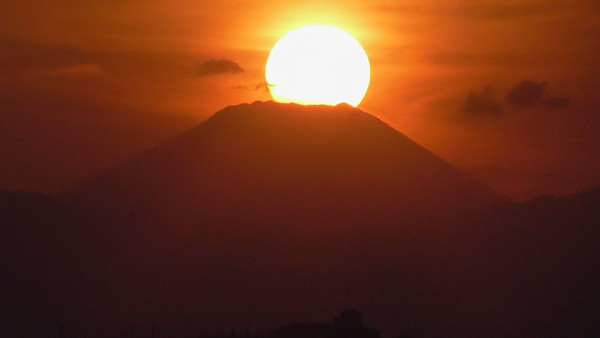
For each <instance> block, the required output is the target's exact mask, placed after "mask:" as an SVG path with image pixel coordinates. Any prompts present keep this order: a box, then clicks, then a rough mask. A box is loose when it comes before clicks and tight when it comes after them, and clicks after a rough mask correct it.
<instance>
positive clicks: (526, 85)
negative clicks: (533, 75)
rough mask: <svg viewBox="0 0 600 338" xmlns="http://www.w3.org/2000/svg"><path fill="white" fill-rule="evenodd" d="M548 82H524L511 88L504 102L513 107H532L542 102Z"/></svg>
mask: <svg viewBox="0 0 600 338" xmlns="http://www.w3.org/2000/svg"><path fill="white" fill-rule="evenodd" d="M546 87H548V82H547V81H543V82H540V83H537V82H534V81H530V80H524V81H522V82H521V83H519V84H518V85H517V86H516V87H515V88H513V89H512V90H511V91H510V92H509V93H508V95H507V96H506V100H507V101H508V103H509V104H510V105H511V106H513V107H532V106H535V105H537V104H539V103H541V102H542V99H543V97H544V92H545V90H546Z"/></svg>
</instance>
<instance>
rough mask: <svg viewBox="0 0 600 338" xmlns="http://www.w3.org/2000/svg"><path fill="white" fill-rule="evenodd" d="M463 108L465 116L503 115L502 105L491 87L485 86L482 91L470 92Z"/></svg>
mask: <svg viewBox="0 0 600 338" xmlns="http://www.w3.org/2000/svg"><path fill="white" fill-rule="evenodd" d="M462 108H463V111H464V112H465V114H467V115H470V116H477V115H495V116H499V115H501V114H502V109H501V107H500V103H499V102H498V101H497V100H496V95H495V93H494V90H493V89H492V87H490V86H485V87H484V88H483V89H482V90H480V91H472V92H470V93H469V96H467V100H466V101H465V103H464V104H463V107H462Z"/></svg>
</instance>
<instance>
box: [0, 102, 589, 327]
mask: <svg viewBox="0 0 600 338" xmlns="http://www.w3.org/2000/svg"><path fill="white" fill-rule="evenodd" d="M2 196H5V197H2ZM26 196H29V195H26ZM0 197H2V199H0V202H1V203H0V210H2V211H3V213H2V214H0V224H2V229H1V230H2V235H3V237H2V238H1V239H0V245H1V247H2V249H3V250H2V251H1V253H0V264H2V266H3V267H9V268H8V269H3V274H2V275H1V276H0V290H2V292H1V293H0V297H2V298H1V299H0V304H2V305H1V306H2V308H0V310H1V313H0V315H1V317H2V320H1V321H2V322H1V323H0V324H2V325H1V326H0V336H22V335H29V336H39V335H48V334H43V333H46V332H48V331H51V332H58V323H62V324H64V325H65V332H66V336H69V335H75V336H99V337H100V336H113V335H130V336H131V335H133V334H132V332H134V331H135V332H137V333H138V334H139V335H143V334H145V333H144V332H148V333H149V332H150V331H149V329H150V327H151V326H154V327H156V332H157V335H158V336H190V335H197V334H201V333H202V332H228V331H229V330H230V328H231V327H232V326H233V327H235V328H236V329H237V331H238V332H244V331H246V330H248V331H250V332H253V333H261V334H265V333H267V332H268V331H269V330H271V329H272V328H273V327H280V326H282V325H284V324H287V323H290V322H295V321H297V320H299V319H302V320H306V321H308V322H320V321H321V320H322V319H323V318H329V315H330V314H331V313H334V312H336V311H337V310H338V309H340V308H349V307H350V308H356V309H361V310H362V311H364V312H365V313H366V314H368V317H367V318H365V323H366V326H369V327H376V328H378V329H381V331H382V333H383V335H384V336H386V335H389V334H393V335H396V336H397V335H399V334H407V335H408V336H540V335H542V336H548V335H560V336H590V335H594V334H595V333H597V332H599V331H598V330H599V329H600V327H599V326H600V325H599V324H598V322H597V320H596V317H597V316H596V314H597V313H598V311H597V310H599V308H598V304H600V292H599V291H598V290H597V288H596V285H598V284H599V283H600V278H599V274H600V269H599V266H598V265H599V264H598V262H600V256H599V250H598V249H597V248H598V243H600V235H599V227H598V224H600V215H599V212H598V211H599V210H600V189H596V190H592V191H589V192H586V193H582V194H577V195H573V196H566V197H560V198H554V197H544V198H540V199H536V200H533V201H530V202H528V203H523V204H519V203H512V202H510V201H508V200H507V199H506V198H504V197H503V196H501V195H499V194H497V193H495V192H494V191H492V190H491V189H489V188H487V187H485V186H484V185H482V184H480V183H478V182H476V181H474V180H472V179H471V178H469V177H468V176H466V175H464V174H463V173H461V172H460V171H458V170H457V169H455V168H453V167H452V166H451V165H449V164H448V163H446V162H444V161H442V160H440V159H438V158H437V157H435V156H434V155H433V154H431V153H429V152H428V151H426V150H425V149H423V148H422V147H420V146H419V145H417V144H415V143H414V142H412V141H411V140H409V139H408V138H406V137H405V136H403V135H402V134H400V133H399V132H397V131H395V130H394V129H392V128H390V127H389V126H387V125H386V124H384V123H383V122H381V121H379V120H378V119H376V118H375V117H373V116H371V115H368V114H366V113H363V112H361V111H359V110H357V109H354V108H351V107H349V106H344V105H342V106H337V107H321V106H315V107H304V106H297V105H282V104H276V103H272V102H267V103H260V102H258V103H254V104H251V105H240V106H234V107H229V108H227V109H225V110H223V111H221V112H219V113H217V114H215V115H214V116H213V117H212V118H211V119H209V120H207V121H206V122H205V123H203V124H202V125H200V126H199V127H197V128H195V129H193V130H191V131H189V132H187V133H185V134H183V135H181V136H179V137H177V138H175V139H173V140H171V141H169V142H166V143H164V144H162V145H159V146H157V147H156V148H154V149H152V150H150V151H148V152H146V153H144V154H141V155H140V156H138V157H136V158H134V159H131V160H129V161H127V162H125V163H123V164H121V165H118V166H116V167H115V168H113V169H111V170H109V171H107V172H105V173H103V174H101V175H99V176H97V177H95V178H92V179H91V180H90V181H88V182H85V183H83V184H82V185H80V186H78V187H75V188H74V189H73V190H72V191H70V192H69V193H68V194H66V195H64V196H61V197H60V198H59V200H54V199H51V198H45V197H39V196H37V197H36V196H29V197H27V198H23V196H22V195H19V194H16V195H15V194H12V193H6V194H5V195H2V194H0ZM40 201H45V202H40ZM40 205H41V206H42V207H40ZM41 210H47V211H41ZM5 224H10V226H6V225H5ZM300 329H306V327H304V328H300ZM44 330H45V331H44ZM52 330H54V331H52ZM136 330H137V331H136ZM144 330H145V331H144ZM23 332H25V334H23ZM50 335H52V334H50Z"/></svg>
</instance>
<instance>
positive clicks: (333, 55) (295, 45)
mask: <svg viewBox="0 0 600 338" xmlns="http://www.w3.org/2000/svg"><path fill="white" fill-rule="evenodd" d="M370 75H371V71H370V65H369V59H368V57H367V54H366V53H365V51H364V49H363V48H362V47H361V45H360V44H359V42H358V41H357V40H356V39H355V38H354V37H352V36H351V35H350V34H348V33H346V32H344V31H343V30H341V29H338V28H335V27H330V26H320V25H315V26H307V27H303V28H299V29H297V30H295V31H293V32H291V33H288V34H287V35H286V36H284V37H283V38H282V39H281V40H279V42H277V44H276V45H275V47H273V49H272V50H271V54H270V55H269V59H268V60H267V69H266V80H267V83H268V84H269V89H270V91H271V95H272V96H273V99H274V100H275V101H278V102H294V103H300V104H327V105H336V104H339V103H342V102H345V103H348V104H350V105H352V106H355V107H356V106H358V104H359V103H360V102H361V101H362V99H363V97H364V96H365V94H366V92H367V88H368V87H369V81H370Z"/></svg>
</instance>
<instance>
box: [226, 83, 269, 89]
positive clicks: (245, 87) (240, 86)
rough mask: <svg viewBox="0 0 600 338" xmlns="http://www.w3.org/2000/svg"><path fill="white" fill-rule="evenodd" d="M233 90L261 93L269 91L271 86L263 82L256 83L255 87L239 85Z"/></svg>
mask: <svg viewBox="0 0 600 338" xmlns="http://www.w3.org/2000/svg"><path fill="white" fill-rule="evenodd" d="M233 89H236V90H254V91H259V90H266V91H268V90H269V84H268V83H266V82H265V81H262V82H258V83H255V84H253V85H237V86H234V87H233Z"/></svg>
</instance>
